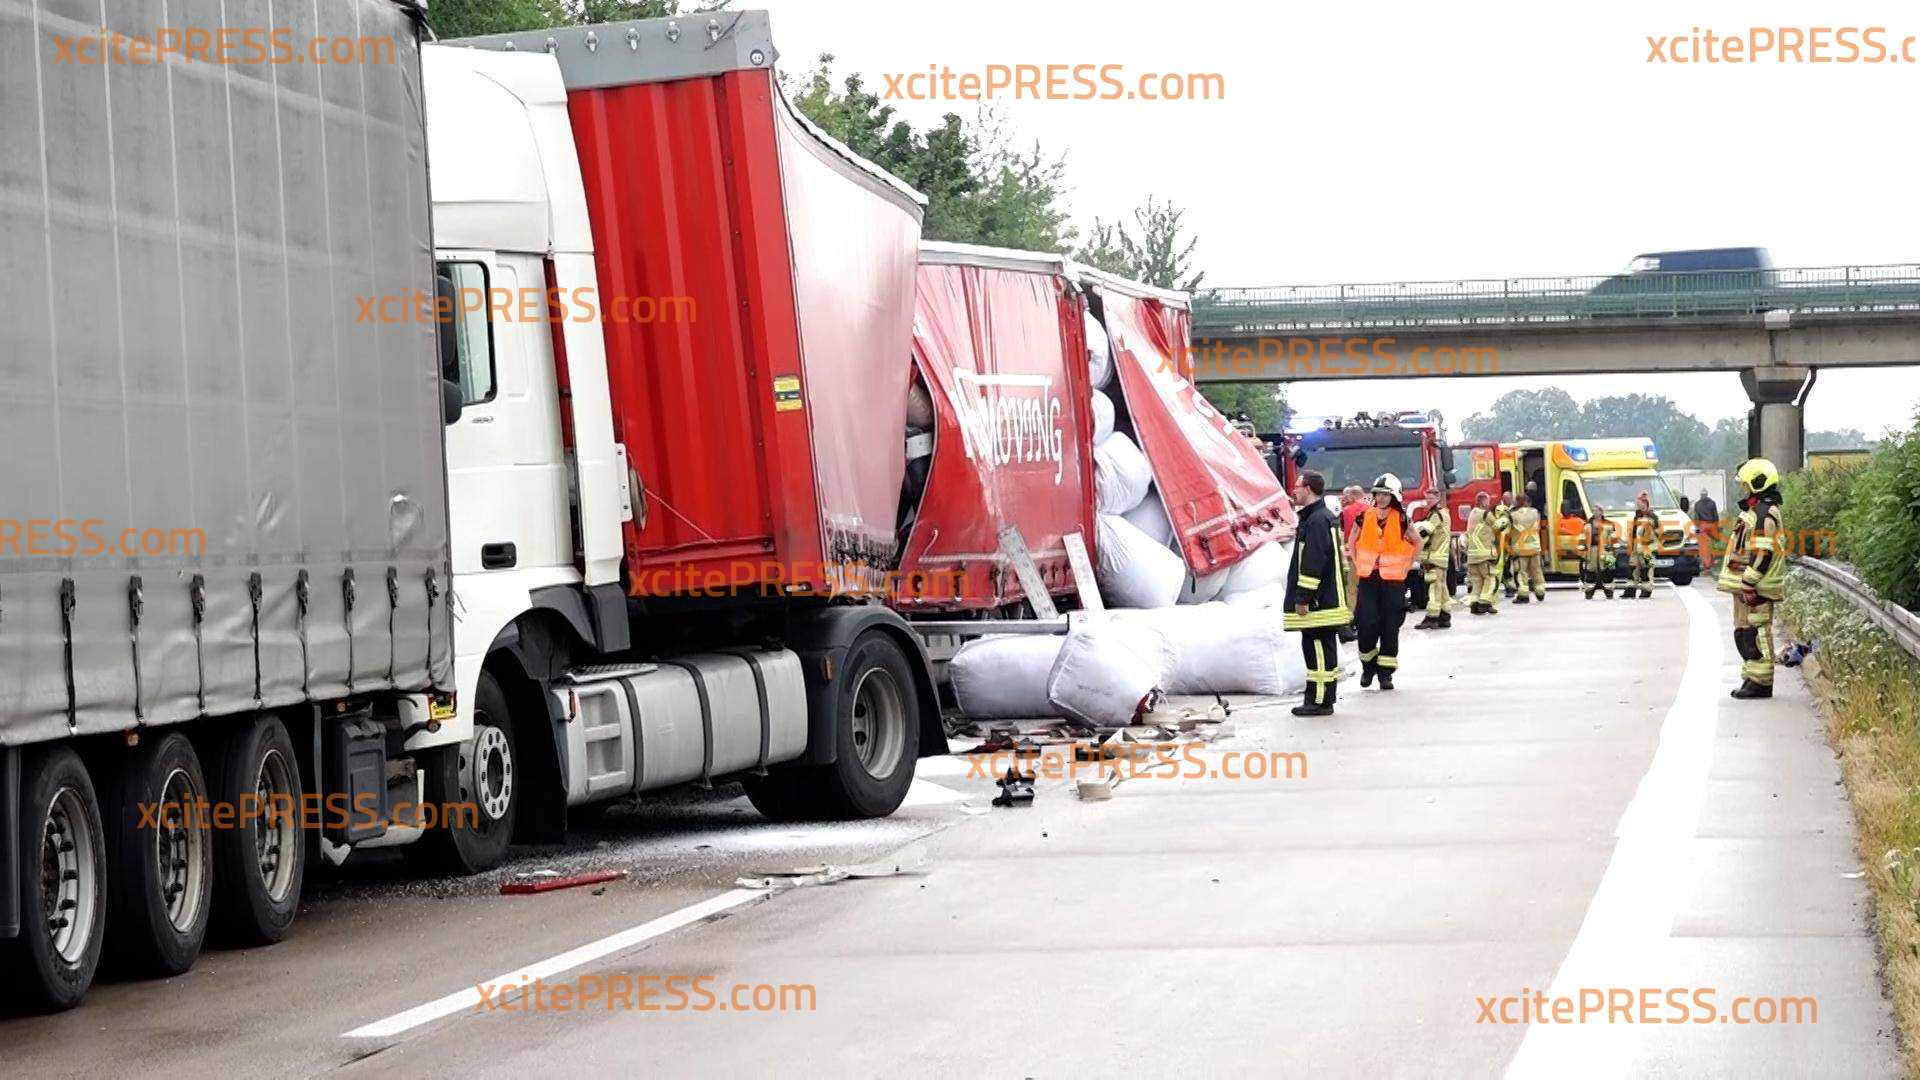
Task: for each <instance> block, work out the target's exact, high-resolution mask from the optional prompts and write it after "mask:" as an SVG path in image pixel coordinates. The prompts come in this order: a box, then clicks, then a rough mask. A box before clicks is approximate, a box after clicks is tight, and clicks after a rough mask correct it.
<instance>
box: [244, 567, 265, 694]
mask: <svg viewBox="0 0 1920 1080" xmlns="http://www.w3.org/2000/svg"><path fill="white" fill-rule="evenodd" d="M265 591H266V590H265V588H264V586H263V585H262V583H261V581H260V571H258V570H255V571H254V572H253V573H251V574H248V575H247V600H248V601H249V602H250V603H251V604H252V605H253V703H254V704H256V705H259V704H263V703H265V701H266V698H264V697H262V696H261V694H260V599H261V596H262V595H263V594H264V593H265Z"/></svg>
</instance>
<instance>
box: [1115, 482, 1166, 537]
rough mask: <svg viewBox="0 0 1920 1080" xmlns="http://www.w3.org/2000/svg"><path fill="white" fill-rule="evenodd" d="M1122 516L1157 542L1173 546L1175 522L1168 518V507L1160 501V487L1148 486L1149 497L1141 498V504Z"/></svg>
mask: <svg viewBox="0 0 1920 1080" xmlns="http://www.w3.org/2000/svg"><path fill="white" fill-rule="evenodd" d="M1120 516H1121V517H1123V518H1126V519H1127V524H1129V525H1131V526H1133V527H1134V528H1136V529H1139V530H1140V531H1141V532H1143V533H1146V534H1147V536H1148V537H1149V538H1150V539H1152V540H1153V541H1154V542H1155V543H1158V544H1161V545H1164V546H1166V547H1172V546H1173V522H1172V521H1170V520H1168V518H1167V508H1166V507H1165V506H1164V505H1162V504H1161V502H1160V490H1159V488H1157V487H1153V488H1148V489H1147V497H1146V498H1144V499H1141V500H1140V505H1139V506H1136V507H1134V508H1133V509H1131V510H1129V511H1127V512H1126V513H1124V514H1121V515H1120Z"/></svg>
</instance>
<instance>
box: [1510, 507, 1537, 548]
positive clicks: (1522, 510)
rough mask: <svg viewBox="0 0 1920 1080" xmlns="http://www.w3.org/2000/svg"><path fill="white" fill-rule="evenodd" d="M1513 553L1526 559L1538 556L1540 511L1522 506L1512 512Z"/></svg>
mask: <svg viewBox="0 0 1920 1080" xmlns="http://www.w3.org/2000/svg"><path fill="white" fill-rule="evenodd" d="M1511 534H1512V536H1513V553H1514V554H1515V555H1518V556H1520V557H1521V558H1526V557H1527V556H1529V555H1538V554H1540V511H1538V510H1535V509H1534V508H1533V507H1531V506H1522V507H1519V508H1518V509H1516V510H1514V512H1513V525H1512V528H1511Z"/></svg>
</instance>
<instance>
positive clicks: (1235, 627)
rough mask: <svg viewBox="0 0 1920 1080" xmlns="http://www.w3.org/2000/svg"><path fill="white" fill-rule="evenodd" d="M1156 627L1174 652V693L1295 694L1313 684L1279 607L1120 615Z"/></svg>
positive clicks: (1216, 606) (1168, 686)
mask: <svg viewBox="0 0 1920 1080" xmlns="http://www.w3.org/2000/svg"><path fill="white" fill-rule="evenodd" d="M1113 617H1114V618H1116V619H1119V620H1121V621H1123V622H1131V623H1138V624H1147V625H1151V626H1152V627H1154V628H1155V629H1156V630H1157V631H1158V632H1159V633H1160V635H1161V636H1162V637H1163V638H1165V639H1166V641H1167V643H1168V644H1169V645H1171V646H1172V649H1173V664H1172V666H1171V667H1170V668H1168V669H1167V672H1166V675H1165V676H1164V677H1163V678H1162V680H1161V687H1162V689H1164V690H1165V691H1166V692H1167V693H1169V694H1291V693H1297V692H1299V691H1300V690H1302V689H1303V688H1305V686H1306V685H1307V668H1306V659H1305V657H1303V656H1302V655H1301V652H1300V637H1299V635H1298V634H1290V633H1288V632H1287V631H1286V630H1285V629H1284V628H1283V627H1282V626H1281V622H1280V617H1281V612H1280V611H1279V610H1277V605H1276V609H1266V608H1253V607H1235V606H1232V605H1229V604H1224V603H1212V604H1199V605H1195V606H1193V607H1184V608H1177V609H1174V610H1170V611H1127V612H1115V613H1114V616H1113Z"/></svg>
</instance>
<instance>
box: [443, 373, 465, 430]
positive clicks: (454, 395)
mask: <svg viewBox="0 0 1920 1080" xmlns="http://www.w3.org/2000/svg"><path fill="white" fill-rule="evenodd" d="M466 402H467V395H465V394H463V393H461V392H460V384H459V383H457V382H454V381H453V380H451V379H441V380H440V416H441V419H442V420H443V421H444V422H445V423H446V425H447V426H448V427H452V426H453V425H455V424H457V423H459V422H460V414H461V413H462V412H464V411H465V410H466V407H467V404H466Z"/></svg>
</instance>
